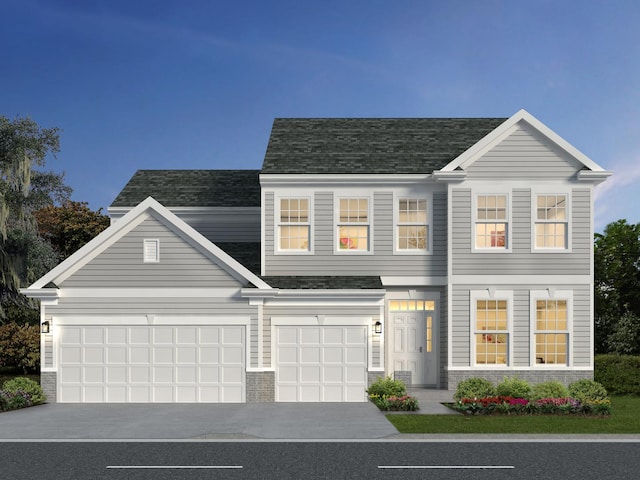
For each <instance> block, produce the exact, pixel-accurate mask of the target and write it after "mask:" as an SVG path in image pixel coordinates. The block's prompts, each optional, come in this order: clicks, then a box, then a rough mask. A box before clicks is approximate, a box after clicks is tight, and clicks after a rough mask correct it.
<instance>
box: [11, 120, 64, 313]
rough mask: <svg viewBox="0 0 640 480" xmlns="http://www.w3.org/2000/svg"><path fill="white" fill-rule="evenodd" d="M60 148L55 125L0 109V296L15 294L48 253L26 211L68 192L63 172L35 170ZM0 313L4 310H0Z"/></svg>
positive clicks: (33, 275) (13, 296) (36, 272)
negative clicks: (1, 112) (10, 115)
mask: <svg viewBox="0 0 640 480" xmlns="http://www.w3.org/2000/svg"><path fill="white" fill-rule="evenodd" d="M59 150H60V139H59V130H58V129H57V128H41V127H40V126H39V125H38V124H37V123H36V122H34V121H33V120H31V119H30V118H28V117H27V118H21V117H16V118H15V119H14V120H10V119H9V118H7V117H5V116H2V115H0V287H1V289H2V290H1V292H0V300H2V301H3V302H6V301H7V300H14V301H15V300H18V299H19V298H20V294H19V289H20V287H21V286H22V285H24V284H26V283H28V282H29V281H30V280H33V279H35V278H37V276H38V275H39V274H41V272H42V270H44V271H46V269H47V268H48V267H49V265H48V264H47V262H46V259H47V258H48V257H49V256H50V255H51V249H48V248H47V246H46V245H45V244H43V243H42V242H41V241H40V239H39V238H38V234H37V231H36V225H35V222H34V220H33V217H32V215H31V213H32V212H33V211H34V210H35V209H38V208H42V207H43V206H45V205H47V204H51V203H53V202H54V201H55V200H60V199H65V198H68V196H69V194H70V188H69V187H67V186H65V185H64V182H63V176H62V175H61V174H56V173H53V172H41V171H37V170H35V169H34V168H35V167H42V166H44V164H45V159H46V157H47V156H48V155H49V154H51V155H53V156H55V154H56V153H58V151H59ZM2 313H4V312H2Z"/></svg>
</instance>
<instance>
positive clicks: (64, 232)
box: [34, 200, 110, 260]
mask: <svg viewBox="0 0 640 480" xmlns="http://www.w3.org/2000/svg"><path fill="white" fill-rule="evenodd" d="M34 217H35V219H36V222H37V224H38V231H39V232H40V235H41V236H42V237H43V238H45V239H46V240H48V241H49V242H50V243H51V245H52V246H53V248H54V249H55V250H56V251H57V252H58V253H59V255H60V260H64V259H65V258H67V257H69V256H70V255H71V254H72V253H74V252H75V251H76V250H78V249H79V248H80V247H82V246H83V245H84V244H86V243H87V242H88V241H89V240H91V239H92V238H94V237H95V236H96V235H98V234H99V233H100V232H102V231H103V230H104V229H105V228H107V227H108V226H109V223H110V220H109V217H108V216H107V215H103V214H102V209H98V210H97V211H93V210H91V209H90V208H89V207H88V205H87V203H86V202H73V201H70V200H68V201H66V202H64V203H63V204H62V205H61V206H55V205H49V206H46V207H44V208H41V209H40V210H37V211H36V212H34Z"/></svg>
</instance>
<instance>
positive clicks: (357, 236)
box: [337, 198, 371, 252]
mask: <svg viewBox="0 0 640 480" xmlns="http://www.w3.org/2000/svg"><path fill="white" fill-rule="evenodd" d="M337 213H338V223H337V238H338V248H337V250H338V251H344V252H349V251H351V252H353V251H360V252H367V251H370V245H369V243H370V237H371V235H370V226H371V225H370V213H369V199H368V198H340V199H338V212H337Z"/></svg>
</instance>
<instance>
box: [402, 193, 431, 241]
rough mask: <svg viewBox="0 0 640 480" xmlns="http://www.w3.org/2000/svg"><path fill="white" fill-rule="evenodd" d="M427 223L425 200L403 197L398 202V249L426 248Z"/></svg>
mask: <svg viewBox="0 0 640 480" xmlns="http://www.w3.org/2000/svg"><path fill="white" fill-rule="evenodd" d="M428 234H429V225H428V224H427V201H426V200H425V199H419V198H403V199H400V200H399V202H398V227H397V235H398V250H427V249H428V248H429V244H428V243H429V241H428V238H429V237H428Z"/></svg>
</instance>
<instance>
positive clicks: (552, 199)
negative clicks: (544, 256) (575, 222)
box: [531, 189, 572, 253]
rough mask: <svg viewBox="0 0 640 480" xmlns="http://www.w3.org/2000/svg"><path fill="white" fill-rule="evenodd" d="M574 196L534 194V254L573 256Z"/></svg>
mask: <svg viewBox="0 0 640 480" xmlns="http://www.w3.org/2000/svg"><path fill="white" fill-rule="evenodd" d="M571 231H572V221H571V193H570V191H566V190H565V191H559V190H558V189H555V190H549V191H543V190H540V189H536V190H534V191H532V192H531V252H532V253H571V243H572V235H571Z"/></svg>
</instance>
